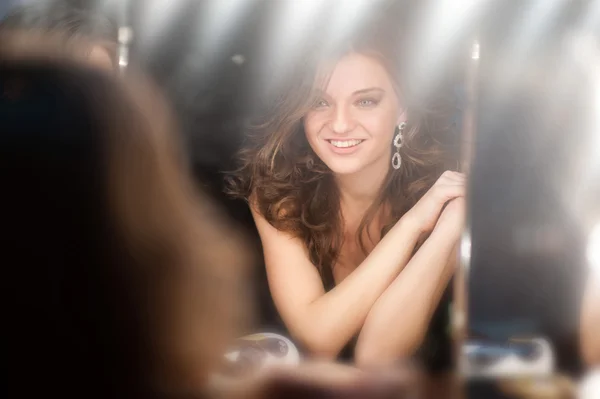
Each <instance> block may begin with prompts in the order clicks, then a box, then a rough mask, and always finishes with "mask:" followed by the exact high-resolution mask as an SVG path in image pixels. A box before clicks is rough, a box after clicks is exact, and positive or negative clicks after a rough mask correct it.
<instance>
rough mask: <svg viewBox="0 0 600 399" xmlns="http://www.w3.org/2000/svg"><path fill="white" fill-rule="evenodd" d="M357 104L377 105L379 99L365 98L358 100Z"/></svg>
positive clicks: (360, 105)
mask: <svg viewBox="0 0 600 399" xmlns="http://www.w3.org/2000/svg"><path fill="white" fill-rule="evenodd" d="M356 104H357V105H358V106H359V107H363V108H368V107H374V106H376V105H377V100H375V99H372V98H364V99H362V100H358V101H357V102H356Z"/></svg>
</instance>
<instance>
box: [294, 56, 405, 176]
mask: <svg viewBox="0 0 600 399" xmlns="http://www.w3.org/2000/svg"><path fill="white" fill-rule="evenodd" d="M404 117H405V115H404V113H403V112H402V106H401V104H400V101H399V98H398V96H397V94H396V92H395V90H394V86H393V82H392V79H391V77H390V76H389V74H388V73H387V71H386V69H385V68H384V67H383V65H382V64H381V63H380V62H379V61H377V60H376V59H375V58H371V57H368V56H365V55H362V54H357V53H350V54H348V55H346V56H344V57H343V58H341V59H340V60H339V62H338V63H337V64H336V66H335V68H334V70H333V73H332V75H331V78H330V80H329V82H328V83H327V87H326V88H324V89H322V90H321V96H320V99H319V101H318V102H317V104H316V105H315V106H314V107H313V109H312V110H311V111H309V112H308V113H307V115H306V116H305V117H304V130H305V132H306V138H307V140H308V142H309V144H310V146H311V147H312V149H313V151H314V152H315V153H316V154H317V155H318V157H319V158H320V159H321V160H322V161H323V162H324V163H325V164H326V165H327V166H328V167H329V168H330V169H331V170H332V171H333V172H334V173H335V174H339V175H348V174H353V173H356V172H360V171H362V170H364V169H365V168H368V167H370V166H372V165H387V166H385V167H389V165H390V163H391V157H392V140H393V136H394V131H395V128H396V126H397V125H398V124H399V123H400V122H402V121H403V120H404Z"/></svg>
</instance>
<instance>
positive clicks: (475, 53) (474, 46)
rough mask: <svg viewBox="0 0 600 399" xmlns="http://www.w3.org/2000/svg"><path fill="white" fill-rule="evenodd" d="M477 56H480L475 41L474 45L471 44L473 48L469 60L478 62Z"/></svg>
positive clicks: (477, 43) (477, 44)
mask: <svg viewBox="0 0 600 399" xmlns="http://www.w3.org/2000/svg"><path fill="white" fill-rule="evenodd" d="M479 56H480V48H479V42H478V41H476V42H475V43H473V48H472V51H471V58H472V59H474V60H478V59H479Z"/></svg>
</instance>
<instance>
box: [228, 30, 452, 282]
mask: <svg viewBox="0 0 600 399" xmlns="http://www.w3.org/2000/svg"><path fill="white" fill-rule="evenodd" d="M358 37H359V39H356V38H354V39H350V40H346V41H345V42H344V43H341V45H340V44H339V43H338V45H336V46H332V47H330V48H327V49H325V50H324V51H317V50H315V49H312V50H313V54H318V55H317V56H316V57H314V58H313V59H311V58H310V57H305V62H304V63H302V64H299V65H297V67H296V68H297V70H296V71H294V72H292V75H294V78H292V79H290V80H289V81H288V82H286V87H285V88H283V90H282V94H281V95H279V96H278V97H277V98H276V99H275V101H274V102H273V104H272V106H271V107H270V109H269V112H267V116H266V118H265V120H264V121H260V122H259V123H257V124H256V125H255V126H254V127H252V128H251V129H249V132H248V135H247V137H246V141H245V143H244V147H243V148H242V150H241V151H240V152H239V158H238V160H239V162H240V166H239V168H238V169H237V170H235V172H234V173H232V174H231V175H230V176H229V177H228V179H227V180H228V192H229V193H230V194H232V195H233V196H236V197H240V198H245V199H247V200H250V203H251V206H253V207H254V208H255V209H256V210H257V211H258V212H260V214H261V215H263V216H264V217H265V218H266V220H267V221H268V222H269V223H270V224H271V225H273V226H274V227H275V228H277V229H278V230H280V231H284V232H288V233H291V234H292V235H293V236H295V237H298V238H300V239H302V240H303V242H304V243H305V245H306V248H307V249H308V252H309V255H310V259H311V261H312V262H313V263H314V264H315V266H316V267H317V268H318V270H319V272H320V274H321V278H322V280H323V282H324V284H325V285H326V286H331V285H332V284H333V272H332V267H333V265H334V264H335V262H336V259H337V257H338V255H339V251H340V247H341V245H342V237H343V221H342V218H341V214H340V196H339V191H338V188H337V185H336V183H335V182H334V179H333V175H332V172H331V170H329V169H328V167H327V166H326V165H325V164H324V163H323V162H321V161H320V160H319V158H318V157H317V156H316V154H315V153H314V152H313V151H312V149H311V147H310V145H309V144H308V142H307V140H306V137H305V134H304V130H303V123H302V119H303V117H304V115H305V114H306V113H307V111H308V110H309V109H310V107H311V106H312V105H313V104H314V101H315V100H316V93H315V90H314V89H315V87H318V86H319V84H320V83H323V82H325V81H326V80H327V78H328V75H329V74H330V73H331V70H332V67H333V65H334V64H335V62H336V60H338V59H339V58H340V57H341V56H342V55H344V54H347V53H349V52H356V53H361V54H364V55H367V56H370V57H373V58H376V59H377V60H379V61H380V62H381V63H382V64H383V65H384V66H385V67H386V69H387V71H388V73H389V74H390V76H391V77H392V78H393V80H394V82H395V85H396V89H397V91H398V92H399V94H400V95H401V96H402V99H403V101H404V103H405V104H407V112H408V121H407V126H406V131H405V134H404V136H405V141H404V143H405V144H404V146H403V148H402V149H401V156H402V167H401V168H400V170H397V171H396V170H394V169H393V168H391V167H390V170H389V172H388V173H387V176H386V177H385V180H384V182H383V184H382V186H381V189H380V192H379V194H378V196H377V199H376V200H375V201H374V202H373V204H372V205H371V206H370V208H369V209H368V210H367V211H366V213H365V215H364V217H363V219H362V221H361V223H360V226H359V228H358V231H357V239H358V242H359V243H360V245H361V247H362V250H363V251H364V252H365V255H366V254H367V250H366V248H365V245H364V242H363V232H364V231H365V230H367V226H369V224H370V222H371V221H372V220H373V218H374V217H375V215H376V214H377V212H378V210H380V209H381V208H382V206H384V205H385V206H386V207H389V214H387V215H386V216H387V217H386V223H385V225H384V227H383V228H382V231H381V234H382V236H383V235H385V234H386V233H387V232H388V231H389V229H390V228H391V227H392V226H393V225H394V224H395V223H396V222H397V221H398V220H399V219H400V217H402V215H404V213H405V212H406V211H407V210H409V209H410V208H411V207H412V206H413V205H414V204H415V203H416V202H417V201H418V200H419V199H420V198H421V197H422V196H423V194H424V193H425V192H426V191H427V190H428V189H429V188H430V187H431V186H432V184H433V183H434V182H435V180H437V178H438V177H439V176H440V174H441V173H442V172H443V171H444V170H445V169H448V168H449V167H456V163H455V162H454V159H455V155H456V154H455V151H456V148H457V144H458V143H457V142H453V137H452V136H453V133H454V132H455V130H454V129H453V126H452V123H451V118H452V117H454V116H455V115H456V110H455V109H454V105H455V104H454V102H453V101H452V100H451V99H449V97H450V96H451V94H452V93H450V91H445V90H443V91H440V92H438V93H437V97H436V98H435V99H433V98H428V99H424V98H421V96H420V95H418V93H417V92H415V91H414V89H413V88H411V87H410V85H409V84H408V83H409V79H410V77H409V75H408V73H406V71H404V70H403V69H402V68H400V65H402V56H404V55H405V54H406V52H404V51H400V47H399V42H398V41H397V40H394V39H393V37H392V36H389V35H381V34H374V35H358ZM390 146H392V143H390Z"/></svg>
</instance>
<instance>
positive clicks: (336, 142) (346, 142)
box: [329, 140, 364, 148]
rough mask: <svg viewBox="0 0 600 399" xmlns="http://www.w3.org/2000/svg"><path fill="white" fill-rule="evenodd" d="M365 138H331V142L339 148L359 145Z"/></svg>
mask: <svg viewBox="0 0 600 399" xmlns="http://www.w3.org/2000/svg"><path fill="white" fill-rule="evenodd" d="M363 141H364V140H343V141H342V140H329V142H330V143H331V144H332V145H333V146H334V147H338V148H346V147H354V146H355V145H359V144H360V143H362V142H363Z"/></svg>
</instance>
